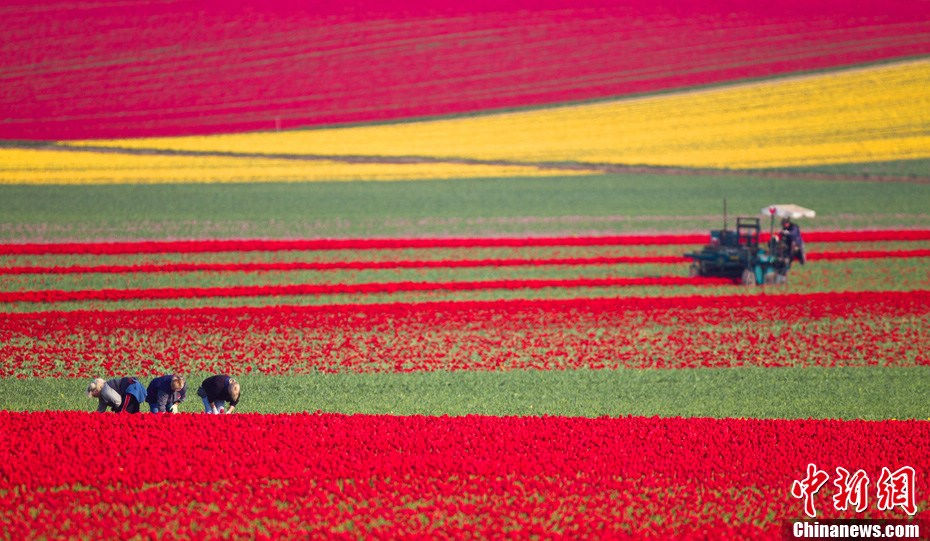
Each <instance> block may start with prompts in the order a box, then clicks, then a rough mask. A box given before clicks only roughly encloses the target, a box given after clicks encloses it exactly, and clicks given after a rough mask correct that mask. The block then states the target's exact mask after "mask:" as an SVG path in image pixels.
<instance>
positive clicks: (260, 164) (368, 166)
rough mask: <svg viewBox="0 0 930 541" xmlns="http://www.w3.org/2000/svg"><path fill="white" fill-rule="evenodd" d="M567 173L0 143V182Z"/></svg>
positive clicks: (416, 177) (418, 177)
mask: <svg viewBox="0 0 930 541" xmlns="http://www.w3.org/2000/svg"><path fill="white" fill-rule="evenodd" d="M571 174H585V172H583V171H565V170H560V169H544V168H538V167H533V166H520V165H517V166H507V165H484V164H460V163H425V164H424V163H347V162H342V161H334V160H320V159H307V160H300V159H272V158H255V157H225V156H224V157H218V156H171V155H137V154H123V153H119V152H90V151H88V152H82V151H67V150H40V149H10V148H8V149H0V184H117V183H175V182H265V181H268V182H302V181H333V180H335V181H351V180H375V181H390V180H423V179H446V178H492V177H534V176H555V175H559V176H563V175H571Z"/></svg>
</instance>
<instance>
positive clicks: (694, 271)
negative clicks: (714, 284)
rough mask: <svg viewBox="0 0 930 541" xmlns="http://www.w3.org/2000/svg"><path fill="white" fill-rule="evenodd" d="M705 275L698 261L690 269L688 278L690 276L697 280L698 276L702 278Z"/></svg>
mask: <svg viewBox="0 0 930 541" xmlns="http://www.w3.org/2000/svg"><path fill="white" fill-rule="evenodd" d="M703 274H704V273H703V272H702V269H701V264H700V263H698V262H696V261H695V262H694V263H692V264H691V266H690V267H688V276H690V277H691V278H697V277H698V276H702V275H703Z"/></svg>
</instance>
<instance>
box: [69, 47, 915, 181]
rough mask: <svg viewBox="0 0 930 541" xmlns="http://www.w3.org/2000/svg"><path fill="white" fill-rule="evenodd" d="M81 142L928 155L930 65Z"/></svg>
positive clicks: (434, 150)
mask: <svg viewBox="0 0 930 541" xmlns="http://www.w3.org/2000/svg"><path fill="white" fill-rule="evenodd" d="M73 144H82V143H80V142H76V143H73ZM83 144H92V145H110V146H119V147H131V148H164V149H185V150H199V151H224V152H250V153H253V152H267V153H271V152H274V153H280V152H284V153H298V154H299V153H307V152H312V153H314V154H319V155H358V154H364V155H367V156H428V157H431V158H450V159H455V158H459V159H479V160H502V161H506V162H508V163H526V164H534V163H546V162H580V163H609V164H645V165H659V166H682V167H714V168H739V169H741V168H767V167H783V166H798V165H814V164H830V163H857V162H874V161H885V160H903V159H913V158H927V157H930V60H926V59H924V60H919V61H911V62H904V63H898V64H890V65H882V66H874V67H869V68H861V69H855V70H847V71H839V72H833V73H827V74H816V75H810V76H800V77H794V78H790V79H781V80H771V81H764V82H755V83H748V84H742V85H738V86H730V87H725V88H714V89H706V90H700V91H690V92H682V93H679V94H671V95H662V96H652V97H644V98H635V99H624V100H618V101H612V102H604V103H596V104H585V105H577V106H567V107H559V108H552V109H544V110H533V111H523V112H515V113H507V114H495V115H487V116H478V117H468V118H456V119H445V120H436V121H424V122H411V123H403V124H392V125H378V126H358V127H347V128H338V129H318V130H306V131H293V132H282V133H251V134H240V135H221V136H209V137H178V138H149V139H134V140H126V139H123V140H113V141H87V142H85V143H83ZM423 167H424V168H425V169H428V170H432V169H433V168H436V167H439V166H438V164H426V165H424V166H423ZM432 176H438V175H437V174H432Z"/></svg>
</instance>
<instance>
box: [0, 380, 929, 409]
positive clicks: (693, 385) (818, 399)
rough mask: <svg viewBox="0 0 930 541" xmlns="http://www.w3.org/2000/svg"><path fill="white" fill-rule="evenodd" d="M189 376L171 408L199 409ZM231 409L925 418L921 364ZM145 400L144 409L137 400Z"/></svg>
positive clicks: (473, 389)
mask: <svg viewBox="0 0 930 541" xmlns="http://www.w3.org/2000/svg"><path fill="white" fill-rule="evenodd" d="M203 377H204V375H203V374H192V375H190V376H189V379H188V381H189V383H188V398H187V400H186V401H185V402H184V403H182V405H181V407H180V410H181V411H182V412H198V411H202V405H201V403H200V399H199V397H197V396H196V394H195V392H194V391H195V390H196V387H197V386H198V385H199V382H200V381H201V380H202V378H203ZM239 379H240V381H241V382H242V389H243V391H242V399H241V403H240V406H239V407H238V408H237V410H238V411H240V412H243V413H244V412H261V413H282V412H301V411H310V412H313V411H317V410H320V411H326V412H341V413H377V414H396V415H417V414H418V415H468V414H485V415H568V416H585V417H597V416H602V415H610V416H618V415H645V416H653V415H658V416H663V417H668V416H685V417H747V418H788V419H796V418H797V419H800V418H816V419H828V418H838V419H928V418H930V404H928V403H927V401H926V396H927V395H928V393H930V369H928V368H927V367H902V368H888V367H848V368H843V369H835V368H810V367H808V368H728V369H701V370H599V371H593V370H578V371H544V370H539V371H511V372H504V373H500V372H497V373H496V372H427V373H423V372H421V373H413V374H385V373H381V374H351V373H346V374H317V375H306V376H301V375H288V376H263V375H245V376H241V377H239ZM86 385H87V382H86V381H84V380H74V379H53V378H48V379H27V380H16V379H0V409H4V410H38V411H41V410H49V409H78V410H80V409H83V410H92V409H95V408H96V405H97V401H96V400H94V399H89V398H87V397H86V395H84V393H83V390H84V388H85V387H86ZM143 406H144V405H143Z"/></svg>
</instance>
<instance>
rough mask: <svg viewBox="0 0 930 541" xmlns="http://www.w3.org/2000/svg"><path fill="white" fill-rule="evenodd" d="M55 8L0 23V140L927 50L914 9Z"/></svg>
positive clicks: (562, 98)
mask: <svg viewBox="0 0 930 541" xmlns="http://www.w3.org/2000/svg"><path fill="white" fill-rule="evenodd" d="M54 7H55V9H42V10H37V9H32V6H30V5H29V4H28V3H26V4H21V5H13V6H10V7H9V8H6V9H5V10H4V13H3V15H4V30H5V35H6V36H8V37H9V39H6V40H4V41H3V42H0V52H2V55H0V58H2V61H0V62H2V64H0V74H2V78H3V79H2V80H3V87H4V90H5V92H4V93H3V94H0V110H2V112H3V114H2V117H3V118H4V122H3V123H2V124H0V138H3V139H36V140H38V139H45V140H60V139H75V138H77V139H83V138H101V137H103V138H115V137H137V136H149V135H182V134H185V135H186V134H199V133H229V132H241V131H249V130H270V129H272V128H277V129H282V128H284V129H287V128H293V127H295V126H306V125H322V124H334V123H345V122H359V121H362V122H365V121H372V120H391V119H403V118H417V117H424V116H432V115H448V114H455V113H465V112H474V111H483V110H492V109H497V110H499V109H504V108H513V107H525V106H531V105H541V104H551V103H560V102H566V101H578V100H588V99H598V98H609V97H615V96H621V95H626V94H631V93H643V92H655V91H657V90H665V89H670V88H682V87H688V86H694V85H707V84H713V83H719V82H726V81H733V80H740V79H746V78H754V77H768V76H772V75H779V74H785V73H791V72H795V71H806V70H817V69H823V68H831V67H835V66H837V65H849V64H856V63H862V62H873V61H877V60H882V59H889V58H895V57H901V56H913V55H920V54H926V53H930V44H928V42H927V40H926V39H925V34H926V32H927V23H928V17H927V15H926V10H925V9H922V8H923V6H922V5H920V3H916V4H915V3H914V2H908V1H904V0H888V1H886V2H881V3H877V2H856V3H854V4H850V3H849V2H843V1H840V0H822V1H820V2H811V3H802V4H798V3H797V2H785V1H778V2H771V3H765V4H760V3H757V2H749V1H746V0H718V1H715V2H708V3H705V2H689V3H685V4H681V5H678V6H676V8H675V9H674V10H669V9H665V8H664V7H662V6H660V5H659V4H656V3H654V2H648V1H645V0H637V1H635V2H632V3H630V2H625V3H623V4H622V5H620V4H615V3H612V2H603V1H596V2H593V3H592V2H586V3H584V4H580V5H579V4H578V3H577V2H572V1H569V0H548V1H546V2H545V3H542V4H540V3H539V2H531V1H528V0H507V1H495V2H488V1H483V2H477V3H474V2H472V3H469V4H468V6H467V7H466V6H464V5H463V4H461V3H459V2H453V1H450V0H443V1H435V2H425V1H420V0H417V1H413V2H409V1H408V2H403V3H397V2H390V3H388V2H357V1H353V2H337V3H332V4H327V5H326V6H320V5H315V6H314V8H313V9H307V7H306V6H305V5H303V4H301V3H299V2H292V1H287V0H283V1H282V0H277V1H272V2H262V3H260V4H257V3H256V4H254V5H253V4H249V5H248V6H239V5H238V4H236V5H231V4H229V3H227V2H219V1H216V0H211V1H205V2H190V1H179V2H170V3H167V4H162V3H151V2H139V1H130V2H122V3H119V4H116V5H113V4H109V3H105V4H90V5H88V4H86V3H82V2H77V1H74V0H72V1H63V2H57V3H56V4H55V6H54ZM194 11H196V12H197V16H196V17H191V15H190V14H191V13H192V12H194ZM541 29H543V30H544V31H543V30H541ZM49 35H55V36H56V39H55V40H49V39H48V36H49ZM87 36H93V39H88V38H87ZM191 36H196V39H192V38H191ZM181 43H183V46H181V45H180V44H181ZM308 73H312V74H313V85H310V86H308V85H307V84H306V74H308ZM269 89H272V90H269ZM39 120H41V121H39Z"/></svg>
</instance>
